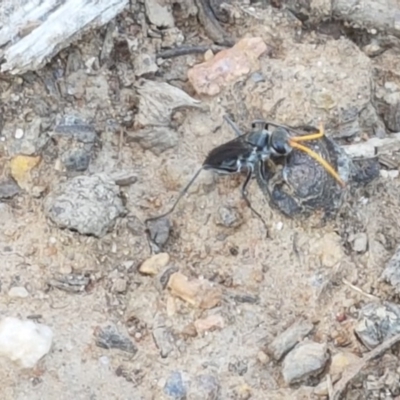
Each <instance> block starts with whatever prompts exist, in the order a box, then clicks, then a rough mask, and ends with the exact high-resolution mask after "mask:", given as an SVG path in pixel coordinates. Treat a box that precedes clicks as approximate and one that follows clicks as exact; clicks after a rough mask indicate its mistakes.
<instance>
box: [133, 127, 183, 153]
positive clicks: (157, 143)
mask: <svg viewBox="0 0 400 400" xmlns="http://www.w3.org/2000/svg"><path fill="white" fill-rule="evenodd" d="M178 141H179V140H178V133H177V132H176V131H175V130H174V129H171V128H168V127H166V126H162V127H156V126H154V127H151V128H145V129H140V130H138V131H132V132H129V131H128V132H127V142H135V143H138V144H139V145H140V146H141V147H142V148H143V149H144V150H150V151H152V152H153V153H154V154H156V155H160V154H161V153H162V152H164V151H165V150H168V149H171V148H172V147H175V146H176V145H177V144H178Z"/></svg>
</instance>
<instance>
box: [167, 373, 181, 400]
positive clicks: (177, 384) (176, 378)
mask: <svg viewBox="0 0 400 400" xmlns="http://www.w3.org/2000/svg"><path fill="white" fill-rule="evenodd" d="M164 393H165V394H166V395H167V396H170V397H172V398H173V399H183V398H185V397H186V387H185V385H184V383H183V379H182V374H181V373H180V372H179V371H174V372H172V374H171V375H170V376H169V377H168V379H167V382H166V383H165V386H164Z"/></svg>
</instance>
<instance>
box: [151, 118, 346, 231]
mask: <svg viewBox="0 0 400 400" xmlns="http://www.w3.org/2000/svg"><path fill="white" fill-rule="evenodd" d="M224 119H225V120H226V121H227V122H228V124H229V125H230V126H231V128H232V129H233V130H234V131H235V133H236V135H237V137H236V138H235V139H233V140H230V141H229V142H227V143H224V144H222V145H220V146H218V147H216V148H215V149H213V150H211V151H210V153H209V154H208V155H207V157H206V159H205V160H204V162H203V165H202V166H201V168H200V169H199V170H198V171H197V172H196V173H195V174H194V176H193V178H192V179H191V180H190V181H189V183H188V184H187V185H186V187H185V188H184V189H183V190H182V191H181V193H180V194H179V196H178V198H177V199H176V200H175V202H174V204H173V205H172V207H171V208H170V209H169V210H168V211H167V212H166V213H164V214H162V215H159V216H157V217H151V218H148V219H147V220H146V221H145V222H146V224H147V222H150V221H155V220H158V219H160V218H163V217H166V216H167V215H169V214H171V213H172V212H173V211H174V209H175V207H176V206H177V204H178V202H179V201H180V199H181V198H182V197H183V196H184V195H185V194H186V192H187V191H188V190H189V188H190V186H191V185H192V184H193V182H194V181H195V180H196V178H197V177H198V176H199V174H200V173H201V171H203V170H211V171H215V172H217V173H219V174H238V173H242V172H247V175H246V179H245V181H244V183H243V185H242V189H241V193H242V197H243V199H244V200H245V202H246V204H247V205H248V207H249V208H250V210H251V211H252V212H253V213H254V214H255V215H256V216H257V217H258V218H260V220H261V221H262V222H263V224H264V225H265V227H266V229H267V232H268V228H267V225H266V223H265V221H264V220H263V218H262V217H261V215H260V214H259V213H258V212H257V211H256V210H255V209H254V208H253V207H252V205H251V203H250V200H249V199H248V197H247V190H246V189H247V186H248V184H249V182H250V180H251V178H252V177H253V175H254V170H255V167H256V166H257V165H258V163H262V165H264V162H265V161H267V160H270V161H272V162H273V160H274V159H278V158H282V157H287V156H288V155H289V154H290V152H291V151H292V150H293V149H297V150H300V151H304V152H306V153H307V154H308V155H310V156H311V157H312V158H314V159H315V160H316V161H318V162H319V163H320V164H321V165H322V166H323V167H324V168H325V169H326V170H327V171H328V172H329V173H330V174H331V175H332V176H333V177H334V178H335V179H336V180H337V181H338V183H339V184H340V185H341V186H344V183H343V181H342V179H341V178H340V176H339V175H338V173H337V172H336V171H335V170H334V168H333V167H332V166H331V165H330V164H329V163H328V162H327V161H326V160H324V159H323V158H322V157H321V156H320V155H318V154H317V153H315V152H314V151H312V150H311V149H309V148H308V147H306V146H303V145H302V144H300V143H299V142H305V141H310V140H316V139H319V138H321V137H322V136H324V130H323V127H322V125H321V127H320V129H319V132H317V133H312V134H309V135H304V134H302V133H300V132H297V131H296V130H295V129H293V128H290V127H288V126H285V125H280V124H276V123H273V122H268V121H264V120H255V121H253V122H252V124H251V127H252V129H251V131H250V132H249V133H246V134H243V133H242V132H241V131H240V130H239V128H238V127H237V126H236V124H235V123H234V122H233V121H232V120H231V119H230V118H229V117H227V116H224ZM270 126H272V127H274V128H275V129H274V130H272V131H271V130H270ZM293 134H295V135H297V136H294V135H293ZM261 171H262V169H261Z"/></svg>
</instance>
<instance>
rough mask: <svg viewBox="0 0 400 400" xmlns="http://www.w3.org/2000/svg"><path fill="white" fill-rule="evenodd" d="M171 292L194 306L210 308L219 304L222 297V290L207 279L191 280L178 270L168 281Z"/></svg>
mask: <svg viewBox="0 0 400 400" xmlns="http://www.w3.org/2000/svg"><path fill="white" fill-rule="evenodd" d="M168 288H169V289H170V290H171V293H172V294H173V295H175V296H177V297H179V298H181V299H182V300H184V301H186V302H188V303H189V304H191V305H192V306H194V307H198V308H201V309H209V308H213V307H215V306H217V305H218V304H219V302H220V300H221V297H222V291H221V290H220V289H219V288H217V287H215V286H213V285H212V284H211V283H210V282H208V281H206V280H198V279H196V280H191V281H189V279H188V278H187V277H186V276H185V275H183V274H181V273H180V272H176V273H174V274H172V275H171V277H170V279H169V281H168Z"/></svg>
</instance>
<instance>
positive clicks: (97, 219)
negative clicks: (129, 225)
mask: <svg viewBox="0 0 400 400" xmlns="http://www.w3.org/2000/svg"><path fill="white" fill-rule="evenodd" d="M44 210H45V213H46V215H47V216H48V217H49V218H50V219H51V220H52V221H53V222H54V223H55V224H56V225H58V226H59V227H60V228H67V229H70V230H74V231H78V232H79V233H81V234H83V235H94V236H97V237H103V236H104V235H105V234H106V233H107V232H108V231H109V230H110V229H111V228H112V227H113V226H114V223H115V220H116V219H117V217H119V216H120V215H122V214H123V213H124V212H125V208H124V206H123V204H122V200H121V198H120V196H119V187H118V186H117V185H116V184H115V183H114V181H113V180H112V179H111V178H109V177H108V176H107V175H105V174H95V175H91V176H77V177H75V178H73V179H71V180H69V181H67V182H66V183H65V184H64V185H60V187H58V188H57V189H56V190H55V191H54V192H52V193H50V194H49V195H48V197H47V198H46V199H45V202H44Z"/></svg>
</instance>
